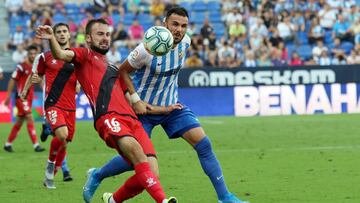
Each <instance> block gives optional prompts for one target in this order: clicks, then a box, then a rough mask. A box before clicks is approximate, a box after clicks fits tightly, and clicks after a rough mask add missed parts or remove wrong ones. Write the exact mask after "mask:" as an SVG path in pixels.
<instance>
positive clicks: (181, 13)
mask: <svg viewBox="0 0 360 203" xmlns="http://www.w3.org/2000/svg"><path fill="white" fill-rule="evenodd" d="M172 14H176V15H179V16H183V17H187V18H189V14H188V12H187V10H186V9H185V8H184V7H181V6H174V7H172V8H170V9H169V10H168V12H167V13H166V18H168V17H169V16H171V15H172Z"/></svg>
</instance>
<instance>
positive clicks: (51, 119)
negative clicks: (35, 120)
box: [45, 107, 68, 139]
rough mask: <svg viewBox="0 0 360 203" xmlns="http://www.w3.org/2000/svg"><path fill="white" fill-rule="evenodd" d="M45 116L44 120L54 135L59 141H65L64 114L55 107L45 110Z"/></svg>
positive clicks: (66, 130)
mask: <svg viewBox="0 0 360 203" xmlns="http://www.w3.org/2000/svg"><path fill="white" fill-rule="evenodd" d="M45 115H46V120H47V121H48V123H49V125H50V128H51V130H52V131H53V132H54V133H55V135H56V136H57V137H58V138H60V139H66V137H67V136H68V129H67V126H66V115H65V112H64V111H63V110H61V109H59V108H57V107H49V108H47V109H46V110H45Z"/></svg>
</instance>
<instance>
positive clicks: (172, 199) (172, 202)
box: [162, 197, 178, 203]
mask: <svg viewBox="0 0 360 203" xmlns="http://www.w3.org/2000/svg"><path fill="white" fill-rule="evenodd" d="M177 202H178V201H177V199H176V197H170V198H169V199H164V200H163V201H162V203H177Z"/></svg>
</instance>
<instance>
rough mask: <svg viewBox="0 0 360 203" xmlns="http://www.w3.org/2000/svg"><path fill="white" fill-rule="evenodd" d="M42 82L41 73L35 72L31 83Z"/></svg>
mask: <svg viewBox="0 0 360 203" xmlns="http://www.w3.org/2000/svg"><path fill="white" fill-rule="evenodd" d="M40 82H41V78H40V77H39V75H38V74H37V73H34V74H33V75H32V76H31V83H40Z"/></svg>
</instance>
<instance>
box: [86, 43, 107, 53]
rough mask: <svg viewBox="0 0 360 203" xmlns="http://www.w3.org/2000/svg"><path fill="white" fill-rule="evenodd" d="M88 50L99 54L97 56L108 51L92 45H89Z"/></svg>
mask: <svg viewBox="0 0 360 203" xmlns="http://www.w3.org/2000/svg"><path fill="white" fill-rule="evenodd" d="M90 48H91V49H92V50H94V51H95V52H97V53H99V54H102V55H105V54H106V53H107V52H108V51H109V48H107V49H101V48H100V47H97V46H95V45H94V44H91V45H90Z"/></svg>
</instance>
